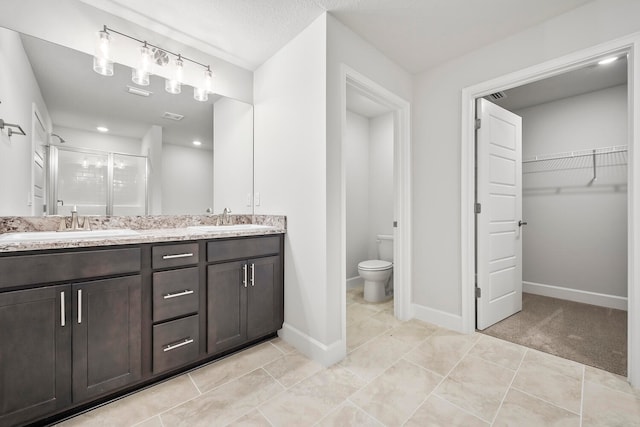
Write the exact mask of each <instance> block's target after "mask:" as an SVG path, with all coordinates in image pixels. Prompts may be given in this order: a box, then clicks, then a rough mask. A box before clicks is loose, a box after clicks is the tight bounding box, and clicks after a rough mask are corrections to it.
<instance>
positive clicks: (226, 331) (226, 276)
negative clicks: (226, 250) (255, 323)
mask: <svg viewBox="0 0 640 427" xmlns="http://www.w3.org/2000/svg"><path fill="white" fill-rule="evenodd" d="M246 267H247V264H246V263H245V262H244V261H240V262H227V263H224V264H215V265H210V266H209V267H208V268H207V352H208V353H218V352H220V351H222V350H225V349H228V348H232V347H235V346H237V345H240V344H242V343H244V342H245V341H246V339H247V332H246V331H247V328H246V319H247V286H248V274H249V272H248V271H247V270H248V269H247V268H246ZM245 272H246V275H247V280H246V281H245Z"/></svg>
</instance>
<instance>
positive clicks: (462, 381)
mask: <svg viewBox="0 0 640 427" xmlns="http://www.w3.org/2000/svg"><path fill="white" fill-rule="evenodd" d="M514 375H515V372H514V371H512V370H511V369H507V368H503V367H502V366H498V365H495V364H493V363H490V362H487V361H486V360H483V359H480V358H478V357H475V356H467V357H465V358H464V359H463V360H462V361H461V362H460V364H458V366H456V367H455V368H454V370H453V371H452V372H451V374H449V376H448V377H447V378H446V379H445V380H444V382H443V383H442V384H440V386H439V387H438V388H437V389H436V391H435V393H436V394H437V395H438V396H440V397H442V398H444V399H446V400H448V401H449V402H451V403H453V404H454V405H456V406H459V407H460V408H462V409H465V410H467V411H469V412H471V413H472V414H474V415H476V416H478V417H480V418H482V419H483V420H485V421H492V420H493V417H494V416H495V414H496V413H497V412H498V408H499V407H500V403H501V402H502V399H503V398H504V396H505V394H506V392H507V389H508V388H509V384H511V381H512V379H513V376H514Z"/></svg>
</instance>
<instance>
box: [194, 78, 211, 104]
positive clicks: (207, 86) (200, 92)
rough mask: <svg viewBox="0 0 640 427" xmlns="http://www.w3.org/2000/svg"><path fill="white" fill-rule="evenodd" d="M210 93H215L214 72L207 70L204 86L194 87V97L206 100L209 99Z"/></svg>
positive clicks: (202, 100) (198, 99) (201, 100)
mask: <svg viewBox="0 0 640 427" xmlns="http://www.w3.org/2000/svg"><path fill="white" fill-rule="evenodd" d="M210 93H213V73H212V72H211V70H205V72H204V80H203V81H202V86H200V87H194V88H193V99H195V100H196V101H200V102H206V101H208V100H209V94H210Z"/></svg>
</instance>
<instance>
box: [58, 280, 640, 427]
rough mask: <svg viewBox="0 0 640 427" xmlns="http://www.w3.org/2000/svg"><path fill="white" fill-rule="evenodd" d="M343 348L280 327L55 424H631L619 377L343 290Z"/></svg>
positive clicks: (631, 407) (634, 404) (629, 400)
mask: <svg viewBox="0 0 640 427" xmlns="http://www.w3.org/2000/svg"><path fill="white" fill-rule="evenodd" d="M347 304H348V306H347V312H348V315H347V317H348V326H347V347H348V352H349V353H348V355H347V357H346V358H345V359H344V360H343V361H342V362H341V363H339V364H337V365H334V366H332V367H330V368H323V367H322V366H320V365H318V364H317V363H315V362H313V361H311V360H309V359H307V358H306V357H304V356H302V355H301V354H300V353H298V352H297V351H296V350H295V349H293V348H292V347H290V346H289V345H287V344H286V343H285V342H284V341H282V340H281V339H279V338H275V339H272V340H270V341H268V342H265V343H262V344H260V345H257V346H255V347H252V348H250V349H247V350H245V351H243V352H241V353H238V354H235V355H233V356H231V357H228V358H226V359H224V360H221V361H218V362H215V363H212V364H210V365H207V366H204V367H202V368H199V369H198V370H195V371H193V372H190V373H188V374H184V375H182V376H180V377H177V378H174V379H172V380H169V381H167V382H164V383H162V384H159V385H157V386H154V387H152V388H150V389H147V390H143V391H140V392H138V393H136V394H134V395H131V396H128V397H126V398H123V399H120V400H118V401H116V402H114V403H111V404H109V405H106V406H103V407H101V408H98V409H95V410H93V411H90V412H87V413H85V414H82V415H79V416H77V417H75V418H73V419H70V420H67V421H65V422H64V423H61V424H60V425H61V426H65V427H69V426H140V427H169V426H172V427H173V426H322V427H330V426H378V427H379V426H408V427H409V426H410V427H418V426H420V427H422V426H489V425H492V426H518V427H520V426H536V427H538V426H585V427H586V426H640V391H639V390H634V389H632V388H631V387H630V386H629V385H628V384H627V382H626V381H625V379H623V378H621V377H618V376H616V375H613V374H610V373H608V372H605V371H601V370H598V369H595V368H591V367H588V366H584V365H582V364H579V363H576V362H572V361H569V360H565V359H561V358H558V357H555V356H551V355H548V354H545V353H541V352H538V351H536V350H530V349H527V348H525V347H521V346H519V345H516V344H511V343H508V342H506V341H501V340H498V339H496V338H492V337H489V336H486V335H480V334H474V335H461V334H458V333H456V332H452V331H449V330H446V329H442V328H439V327H437V326H434V325H430V324H427V323H423V322H420V321H416V320H411V321H408V322H400V321H398V320H397V319H395V318H394V317H393V314H392V313H393V305H392V303H391V302H389V303H383V304H366V303H365V302H364V301H363V300H362V292H361V291H360V292H358V291H350V292H349V293H348V297H347Z"/></svg>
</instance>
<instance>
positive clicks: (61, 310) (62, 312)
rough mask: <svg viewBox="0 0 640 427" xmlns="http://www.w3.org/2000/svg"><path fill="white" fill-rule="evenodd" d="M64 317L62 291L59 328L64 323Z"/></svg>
mask: <svg viewBox="0 0 640 427" xmlns="http://www.w3.org/2000/svg"><path fill="white" fill-rule="evenodd" d="M66 320H67V319H66V316H65V313H64V291H62V292H60V326H64V325H65V323H66Z"/></svg>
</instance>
